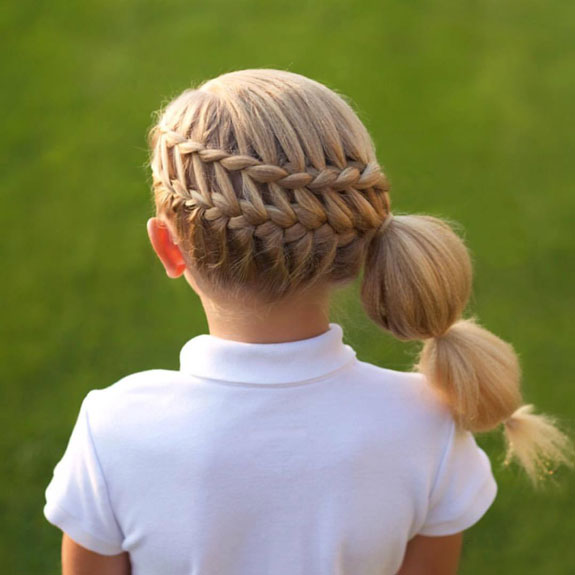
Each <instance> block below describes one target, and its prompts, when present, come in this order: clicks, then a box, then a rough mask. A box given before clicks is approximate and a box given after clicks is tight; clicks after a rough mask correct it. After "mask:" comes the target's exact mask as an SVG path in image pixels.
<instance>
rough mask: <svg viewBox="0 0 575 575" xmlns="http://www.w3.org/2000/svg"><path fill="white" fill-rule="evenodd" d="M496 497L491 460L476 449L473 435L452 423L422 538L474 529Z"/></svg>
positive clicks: (420, 532)
mask: <svg viewBox="0 0 575 575" xmlns="http://www.w3.org/2000/svg"><path fill="white" fill-rule="evenodd" d="M496 495H497V483H496V481H495V478H494V476H493V472H492V469H491V462H490V460H489V457H488V456H487V454H486V453H485V452H484V451H483V449H481V448H480V447H479V446H478V445H477V442H476V441H475V437H474V435H473V433H471V432H470V431H469V430H464V429H461V428H459V427H457V426H456V424H455V421H454V420H453V419H452V421H451V430H450V434H449V440H448V443H447V447H446V449H445V451H444V453H443V457H442V460H441V463H440V465H439V469H438V471H437V475H436V478H435V483H434V486H433V488H432V491H431V495H430V500H429V508H428V513H427V517H426V518H425V521H424V523H423V526H422V527H421V528H420V530H419V534H421V535H431V536H433V535H435V536H441V535H451V534H453V533H458V532H459V531H463V530H464V529H467V528H468V527H471V526H472V525H473V524H475V523H477V522H478V521H479V519H480V518H481V517H483V515H484V514H485V513H486V512H487V510H488V509H489V507H490V506H491V504H492V503H493V502H494V501H495V497H496Z"/></svg>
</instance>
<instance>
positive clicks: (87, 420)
mask: <svg viewBox="0 0 575 575" xmlns="http://www.w3.org/2000/svg"><path fill="white" fill-rule="evenodd" d="M94 391H97V390H92V391H90V393H88V396H89V395H90V394H93V393H94ZM88 396H87V397H86V400H87V401H86V409H85V411H86V429H87V431H88V439H89V440H90V444H91V445H92V449H93V450H94V457H95V459H96V465H97V466H98V470H99V471H100V476H101V477H102V482H103V484H104V493H105V497H106V501H107V503H108V507H109V509H110V512H111V513H112V516H113V518H114V521H115V522H116V525H117V526H118V529H119V531H120V533H121V534H122V538H124V537H125V534H124V532H123V530H122V527H121V525H120V522H119V521H118V518H117V517H116V513H115V512H114V507H113V505H112V500H111V497H110V492H109V490H108V482H107V480H106V475H105V474H104V468H103V467H102V464H101V462H100V457H99V455H98V450H97V449H96V442H95V441H94V436H93V434H92V429H91V427H90V417H89V413H88V403H89V400H88Z"/></svg>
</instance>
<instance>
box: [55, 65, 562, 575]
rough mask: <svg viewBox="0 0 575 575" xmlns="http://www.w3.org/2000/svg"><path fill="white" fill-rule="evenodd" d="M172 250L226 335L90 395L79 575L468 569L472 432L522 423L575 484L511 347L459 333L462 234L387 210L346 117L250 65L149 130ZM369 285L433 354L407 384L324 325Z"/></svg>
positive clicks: (390, 327) (79, 478)
mask: <svg viewBox="0 0 575 575" xmlns="http://www.w3.org/2000/svg"><path fill="white" fill-rule="evenodd" d="M149 143H150V147H151V167H152V173H153V187H154V192H155V193H154V198H155V208H156V217H153V218H151V219H150V220H149V221H148V233H149V237H150V240H151V243H152V246H153V248H154V250H155V251H156V253H157V255H158V257H159V258H160V260H161V262H162V264H163V265H164V267H165V269H166V273H167V275H168V276H169V277H172V278H177V277H180V276H182V275H184V277H185V278H186V280H187V281H188V282H189V284H190V285H191V286H192V288H193V289H194V290H195V291H196V293H197V294H198V295H199V297H200V298H201V301H202V304H203V307H204V309H205V312H206V315H207V320H208V324H209V331H210V333H209V334H201V335H197V336H195V337H193V338H192V339H190V340H189V341H188V342H187V343H186V344H185V345H184V346H183V348H182V349H181V351H180V369H179V370H177V371H173V370H165V369H152V370H147V371H142V372H138V373H134V374H130V375H128V376H126V377H124V378H122V379H120V380H119V381H118V382H116V383H115V384H113V385H111V386H109V387H107V388H105V389H99V390H92V391H90V393H88V394H87V396H86V398H85V399H84V401H83V403H82V406H81V409H80V413H79V416H78V420H77V422H76V425H75V427H74V430H73V432H72V435H71V438H70V441H69V443H68V447H67V449H66V452H65V454H64V456H63V458H62V459H61V461H60V462H59V463H58V465H57V466H56V468H55V470H54V477H53V479H52V481H51V483H50V485H49V486H48V488H47V490H46V499H47V503H46V506H45V508H44V513H45V515H46V518H47V519H48V521H50V522H51V523H53V524H54V525H57V526H58V527H59V528H60V529H62V530H63V531H64V537H63V568H64V573H65V575H66V574H67V575H72V574H77V573H106V574H112V575H113V574H116V575H120V574H125V573H129V572H132V573H137V574H138V575H184V574H188V575H192V574H194V575H214V574H217V575H264V574H265V575H284V574H285V575H287V574H289V575H336V574H340V575H344V574H345V575H376V574H377V575H381V574H389V575H393V574H396V573H400V574H401V575H408V574H414V573H422V572H425V573H426V574H433V573H437V574H439V573H441V574H442V575H449V574H452V573H456V570H457V565H458V562H459V556H460V551H461V536H462V532H463V531H464V530H465V529H467V528H469V527H470V526H471V525H473V524H475V523H476V522H477V521H479V519H480V518H481V517H482V516H483V515H484V514H485V513H486V511H487V510H488V508H489V507H490V506H491V505H492V504H493V502H494V500H495V497H496V494H497V484H496V482H495V479H494V476H493V473H492V469H491V464H490V461H489V459H488V457H487V455H486V454H485V452H484V451H483V450H482V449H481V448H480V447H479V446H478V445H477V443H476V441H475V438H474V435H473V433H474V432H485V431H489V430H492V429H495V428H496V427H498V426H499V425H500V424H503V426H504V431H505V438H506V442H507V456H506V460H505V464H506V465H507V464H509V462H510V460H511V459H512V458H514V459H516V460H517V461H518V462H519V463H520V464H521V465H522V466H523V468H524V469H525V472H526V474H527V477H528V478H529V479H530V480H531V481H532V483H533V485H535V486H537V485H540V484H541V479H542V477H544V476H545V475H546V474H548V473H552V472H553V470H554V469H553V468H554V467H555V466H556V465H558V464H560V463H565V464H568V465H570V466H572V465H573V458H572V453H573V450H572V447H573V446H572V444H571V442H570V440H569V438H568V437H567V435H565V434H564V433H563V432H562V431H561V430H560V429H559V428H558V427H557V426H556V425H555V424H556V423H557V421H556V420H555V419H554V418H552V417H549V416H545V415H536V414H534V413H533V406H532V405H530V404H527V405H523V404H522V396H521V391H520V366H519V362H518V358H517V356H516V354H515V352H514V350H513V348H512V346H511V345H510V344H509V343H506V342H505V341H503V340H501V339H500V338H498V337H497V336H496V335H494V334H492V333H490V332H489V331H487V330H486V329H484V328H483V327H481V326H480V325H479V323H478V322H477V320H476V318H474V317H467V318H464V317H463V312H464V310H465V308H466V305H467V302H468V299H469V297H470V292H471V284H472V266H471V261H470V257H469V254H468V251H467V248H466V247H465V245H464V242H463V241H462V239H461V238H460V237H459V236H458V235H457V234H456V233H455V231H454V229H453V228H452V226H451V225H450V224H448V223H447V222H446V221H445V220H442V219H439V218H436V217H432V216H429V215H396V216H392V213H391V211H390V198H389V192H390V185H389V182H388V180H387V178H386V176H385V174H384V172H383V171H382V168H381V166H380V164H379V163H378V161H377V158H376V154H375V150H374V145H373V142H372V140H371V138H370V136H369V134H368V132H367V131H366V128H365V127H364V125H363V124H362V122H361V121H360V120H359V118H358V117H357V115H356V113H355V112H354V111H353V109H352V107H351V105H350V104H349V103H348V101H347V100H346V99H345V98H344V97H343V96H341V95H340V94H337V93H336V92H334V91H332V90H330V89H328V88H327V87H326V86H324V85H322V84H320V83H318V82H316V81H313V80H311V79H309V78H306V77H304V76H301V75H299V74H295V73H292V72H287V71H281V70H270V69H250V70H241V71H236V72H231V73H226V74H223V75H221V76H219V77H217V78H214V79H211V80H209V81H206V82H203V83H202V84H200V85H199V86H198V87H197V88H195V89H188V90H185V91H184V92H183V93H182V94H180V95H179V96H178V97H176V98H175V99H174V100H173V101H171V102H170V103H169V104H168V105H167V106H166V107H165V109H164V110H162V111H160V113H159V114H158V117H157V122H156V123H155V125H154V126H153V127H152V129H151V131H150V134H149ZM362 270H363V277H362V283H361V301H362V303H363V306H364V308H365V311H366V313H367V315H368V316H369V317H370V318H371V319H372V320H373V321H374V322H375V323H376V324H377V325H378V326H380V327H381V328H382V329H384V330H386V331H388V332H389V333H391V334H393V335H394V336H395V337H397V338H398V339H400V340H402V341H409V340H422V342H423V345H422V347H421V351H420V353H419V355H418V358H417V362H416V364H415V365H414V366H413V369H412V370H411V371H409V372H399V371H394V370H391V369H387V368H382V367H378V366H375V365H372V364H369V363H367V362H364V361H361V360H359V359H358V358H357V355H356V352H355V350H354V349H353V348H352V347H350V346H349V345H347V344H345V343H344V342H343V330H342V328H341V326H340V325H339V324H337V323H333V322H331V323H330V322H329V313H328V303H329V297H330V294H331V293H332V292H333V290H334V289H336V288H338V287H341V286H344V285H348V284H350V283H351V282H352V281H353V280H354V279H355V278H356V277H357V276H358V275H359V274H360V272H361V271H362Z"/></svg>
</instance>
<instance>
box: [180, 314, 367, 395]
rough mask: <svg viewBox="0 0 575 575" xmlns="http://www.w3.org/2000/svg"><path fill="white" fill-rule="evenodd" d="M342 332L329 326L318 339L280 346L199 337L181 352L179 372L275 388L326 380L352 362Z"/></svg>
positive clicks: (315, 337) (311, 338) (208, 335)
mask: <svg viewBox="0 0 575 575" xmlns="http://www.w3.org/2000/svg"><path fill="white" fill-rule="evenodd" d="M355 358H356V352H355V350H354V349H353V348H352V347H350V346H349V345H347V344H345V343H343V329H342V328H341V326H340V325H339V324H338V323H330V324H329V329H328V330H327V331H325V332H324V333H322V334H320V335H316V336H314V337H310V338H306V339H300V340H296V341H287V342H279V343H249V342H241V341H235V340H231V339H223V338H220V337H217V336H214V335H211V334H200V335H197V336H195V337H193V338H192V339H190V340H189V341H187V342H186V343H185V344H184V346H183V348H182V350H181V352H180V371H181V372H184V373H189V374H191V375H195V376H198V377H204V378H210V379H218V380H224V381H233V382H238V383H257V384H274V383H290V382H297V381H304V380H308V379H314V378H318V377H322V376H326V375H328V374H330V373H332V372H334V371H336V370H338V369H340V368H341V367H343V366H345V365H347V364H348V363H350V362H351V361H352V360H355Z"/></svg>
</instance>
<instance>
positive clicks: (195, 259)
mask: <svg viewBox="0 0 575 575" xmlns="http://www.w3.org/2000/svg"><path fill="white" fill-rule="evenodd" d="M149 145H150V150H151V156H150V163H151V167H152V174H153V187H154V200H155V206H156V210H157V213H158V216H160V217H162V218H164V219H166V220H168V221H170V222H171V224H173V229H175V231H176V234H177V238H176V241H178V243H179V244H180V248H181V250H182V253H183V254H184V257H185V258H186V263H187V264H188V267H189V269H190V270H194V277H196V278H198V279H200V278H201V282H202V283H203V285H205V286H209V287H210V289H211V290H213V291H215V292H220V293H227V294H230V295H233V296H236V295H237V296H240V297H245V298H253V299H256V300H257V301H261V302H262V303H273V302H275V301H278V300H281V299H282V298H285V297H287V296H290V295H293V294H297V293H299V292H303V291H304V290H307V289H310V288H312V287H313V286H316V285H329V286H333V287H335V286H342V285H346V284H348V283H351V282H352V281H353V280H354V279H355V278H356V277H358V276H359V275H360V274H361V272H362V271H363V275H362V278H361V282H362V283H361V300H362V303H363V306H364V309H365V311H366V314H367V315H368V316H369V317H370V318H371V319H372V320H373V321H374V322H375V323H376V324H377V325H379V326H380V327H381V328H382V329H384V330H386V331H388V332H389V333H391V334H392V335H393V336H395V337H396V338H398V339H400V340H402V341H409V340H421V341H422V342H423V344H422V347H421V350H420V352H419V355H418V358H417V362H416V363H415V365H414V366H413V370H414V371H419V372H421V373H423V374H424V375H425V376H426V380H427V381H428V382H429V384H430V385H432V386H433V387H434V389H435V390H436V392H437V393H438V395H439V396H440V397H441V398H442V399H443V400H444V401H445V402H446V403H447V405H448V406H449V407H450V409H451V411H452V413H453V416H454V419H455V421H456V423H457V424H458V426H460V427H462V428H464V429H469V430H471V431H473V432H481V431H489V430H491V429H494V428H496V427H497V426H498V425H500V424H501V423H504V424H505V425H504V430H505V438H506V442H507V453H506V459H505V463H506V464H508V463H509V462H510V461H511V459H512V458H514V457H515V458H516V459H517V461H518V462H519V463H520V464H521V465H522V466H523V468H524V469H525V471H526V472H527V474H528V477H529V478H530V479H531V481H532V482H533V485H535V486H538V485H540V483H541V481H540V480H541V479H542V478H543V477H547V476H548V475H547V474H548V473H552V472H553V469H549V468H550V467H554V466H556V465H557V464H559V463H565V464H567V465H569V466H573V465H574V463H575V458H574V457H573V444H572V442H571V441H570V439H569V437H568V436H567V435H566V434H565V433H563V432H562V431H561V430H560V429H559V428H558V426H557V420H556V418H553V417H550V416H547V415H541V414H534V413H532V410H533V406H532V405H531V404H528V405H523V403H522V396H521V388H520V378H521V369H520V365H519V361H518V357H517V354H516V353H515V351H514V349H513V347H512V346H511V344H509V343H507V342H505V341H503V340H502V339H500V338H499V337H497V336H496V335H494V334H493V333H491V332H489V331H488V330H486V329H485V328H483V327H481V326H480V325H479V323H478V321H477V319H476V318H475V317H474V316H471V317H467V318H464V317H463V313H464V311H465V308H466V306H467V303H468V300H469V298H470V295H471V289H472V275H473V272H472V263H471V259H470V255H469V251H468V249H467V247H466V245H465V243H464V241H463V239H462V238H461V237H460V235H459V234H458V233H457V232H456V228H457V226H456V225H455V224H454V223H453V222H448V221H447V220H445V219H441V218H437V217H434V216H431V215H423V214H421V215H414V214H410V215H393V216H392V215H391V209H390V208H391V203H390V184H389V181H388V179H387V177H386V175H385V173H384V171H383V169H382V167H381V164H380V163H379V162H378V160H377V157H376V153H375V148H374V144H373V141H372V139H371V137H370V135H369V133H368V132H367V130H366V128H365V126H364V125H363V123H362V122H361V120H360V119H359V118H358V116H357V114H356V113H355V111H354V109H353V107H352V105H351V104H350V102H349V101H348V100H347V99H346V98H345V97H344V96H343V95H341V94H339V93H336V92H335V91H334V90H332V89H329V88H327V87H326V86H324V85H323V84H321V83H319V82H317V81H314V80H311V79H309V78H307V77H305V76H302V75H300V74H296V73H293V72H288V71H283V70H271V69H250V70H240V71H235V72H230V73H226V74H222V75H220V76H218V77H217V78H214V79H211V80H207V81H205V82H203V83H201V84H200V85H198V86H197V87H196V88H191V89H188V90H185V91H184V92H183V93H181V94H180V95H178V96H177V97H176V98H174V99H173V100H172V101H171V102H169V104H167V106H165V108H164V109H162V110H160V111H159V112H158V114H157V118H156V121H155V123H154V125H153V126H152V128H151V130H150V132H149Z"/></svg>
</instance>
